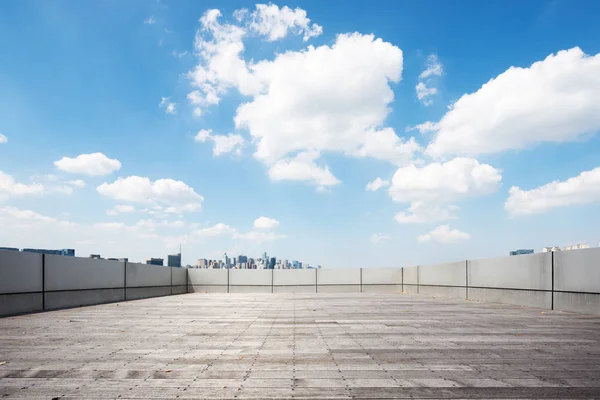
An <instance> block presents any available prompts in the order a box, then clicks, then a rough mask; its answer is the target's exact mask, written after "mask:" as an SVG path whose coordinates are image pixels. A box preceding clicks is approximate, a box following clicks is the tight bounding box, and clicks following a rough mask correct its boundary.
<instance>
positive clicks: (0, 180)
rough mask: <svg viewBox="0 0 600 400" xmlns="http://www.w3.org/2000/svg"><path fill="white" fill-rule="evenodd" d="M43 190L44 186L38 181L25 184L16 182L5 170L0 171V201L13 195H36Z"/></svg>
mask: <svg viewBox="0 0 600 400" xmlns="http://www.w3.org/2000/svg"><path fill="white" fill-rule="evenodd" d="M42 192H44V186H43V185H42V184H39V183H32V184H31V185H27V184H25V183H18V182H16V181H15V180H14V178H13V177H12V176H10V175H8V174H7V173H5V172H2V171H0V201H1V200H6V199H8V198H9V197H13V196H27V195H36V194H41V193H42Z"/></svg>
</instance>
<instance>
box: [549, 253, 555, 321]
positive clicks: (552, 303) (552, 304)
mask: <svg viewBox="0 0 600 400" xmlns="http://www.w3.org/2000/svg"><path fill="white" fill-rule="evenodd" d="M550 254H551V257H552V258H551V260H552V292H551V293H550V294H551V295H552V301H551V303H550V309H551V310H554V252H553V251H551V252H550Z"/></svg>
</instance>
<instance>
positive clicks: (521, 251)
mask: <svg viewBox="0 0 600 400" xmlns="http://www.w3.org/2000/svg"><path fill="white" fill-rule="evenodd" d="M509 254H510V255H511V256H520V255H522V254H533V249H519V250H513V251H511V252H510V253H509Z"/></svg>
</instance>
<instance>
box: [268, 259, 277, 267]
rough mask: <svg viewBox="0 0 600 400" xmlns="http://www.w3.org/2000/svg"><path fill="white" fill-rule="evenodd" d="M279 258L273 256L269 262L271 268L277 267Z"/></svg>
mask: <svg viewBox="0 0 600 400" xmlns="http://www.w3.org/2000/svg"><path fill="white" fill-rule="evenodd" d="M276 262H277V259H276V258H275V257H271V261H270V262H269V269H275V263H276Z"/></svg>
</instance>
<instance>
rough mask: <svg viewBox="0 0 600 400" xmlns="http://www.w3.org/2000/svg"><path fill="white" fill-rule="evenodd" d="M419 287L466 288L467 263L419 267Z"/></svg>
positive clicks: (459, 262)
mask: <svg viewBox="0 0 600 400" xmlns="http://www.w3.org/2000/svg"><path fill="white" fill-rule="evenodd" d="M419 285H431V286H433V285H435V286H440V285H442V286H459V287H466V286H467V263H466V261H458V262H453V263H445V264H434V265H422V266H419Z"/></svg>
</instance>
